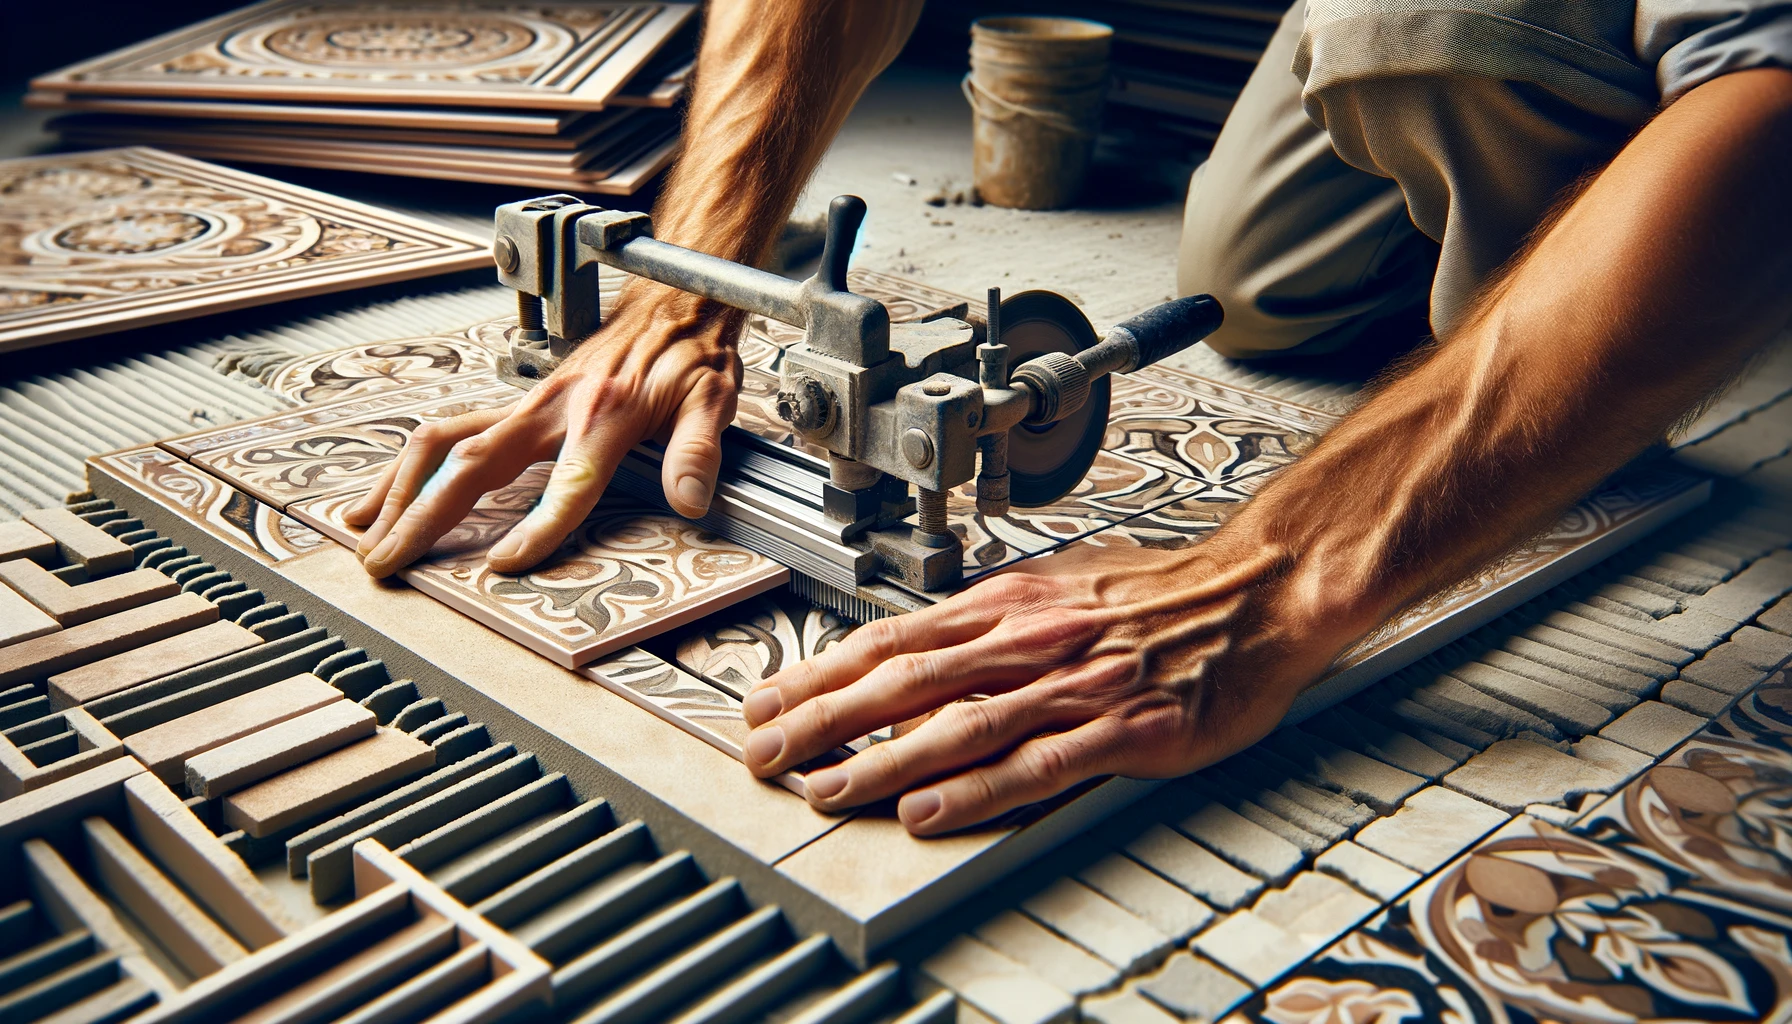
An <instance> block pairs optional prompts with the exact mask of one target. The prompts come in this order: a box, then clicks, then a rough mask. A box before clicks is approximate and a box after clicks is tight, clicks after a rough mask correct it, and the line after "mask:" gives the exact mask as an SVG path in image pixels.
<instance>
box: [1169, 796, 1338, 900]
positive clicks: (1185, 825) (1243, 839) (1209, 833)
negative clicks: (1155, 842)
mask: <svg viewBox="0 0 1792 1024" xmlns="http://www.w3.org/2000/svg"><path fill="white" fill-rule="evenodd" d="M1176 829H1177V831H1179V832H1182V833H1183V834H1185V835H1187V836H1189V837H1191V838H1193V839H1194V840H1196V841H1197V842H1199V843H1200V844H1201V845H1202V846H1205V847H1207V848H1208V849H1209V850H1212V851H1213V852H1214V853H1216V854H1218V855H1219V856H1221V857H1224V858H1225V859H1226V860H1228V861H1230V862H1231V863H1233V864H1235V865H1237V866H1238V867H1239V868H1241V869H1243V870H1245V871H1249V872H1250V873H1251V874H1253V875H1256V876H1257V877H1258V878H1261V879H1263V880H1264V881H1266V882H1268V883H1269V884H1271V885H1276V884H1278V883H1280V882H1282V881H1283V880H1285V879H1287V878H1288V876H1290V875H1292V874H1294V872H1295V871H1297V870H1299V868H1300V866H1301V864H1302V863H1304V862H1305V860H1306V856H1305V854H1303V853H1302V852H1301V851H1300V848H1299V847H1296V846H1295V845H1294V844H1293V843H1290V842H1288V841H1287V840H1286V839H1283V838H1281V837H1280V836H1278V835H1276V834H1275V833H1273V832H1270V831H1269V830H1268V829H1266V828H1264V827H1263V826H1261V825H1259V824H1257V823H1256V822H1253V821H1250V820H1249V819H1247V818H1244V817H1242V816H1240V815H1239V814H1238V813H1237V812H1235V811H1232V810H1230V809H1228V808H1226V807H1224V806H1222V805H1221V804H1218V803H1210V804H1208V805H1207V806H1205V807H1203V808H1201V809H1200V810H1198V811H1196V812H1195V813H1193V814H1191V815H1189V816H1187V817H1185V818H1183V819H1182V820H1181V821H1178V822H1176ZM1197 895H1199V893H1198V892H1197Z"/></svg>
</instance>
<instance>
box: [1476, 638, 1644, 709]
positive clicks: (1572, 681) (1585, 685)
mask: <svg viewBox="0 0 1792 1024" xmlns="http://www.w3.org/2000/svg"><path fill="white" fill-rule="evenodd" d="M1536 646H1538V647H1542V645H1541V644H1538V645H1536ZM1543 650H1545V651H1548V650H1549V648H1547V647H1544V648H1543ZM1554 653H1557V654H1559V653H1560V652H1554ZM1476 660H1477V661H1478V662H1479V663H1480V666H1478V667H1488V668H1493V669H1496V670H1498V671H1501V672H1509V673H1511V674H1512V675H1515V676H1523V677H1524V678H1526V679H1529V680H1531V681H1533V682H1537V683H1542V684H1543V685H1544V686H1550V687H1554V688H1555V689H1558V690H1561V691H1562V692H1564V693H1571V694H1573V695H1575V696H1576V697H1580V698H1582V699H1584V700H1588V701H1591V702H1593V703H1594V704H1597V705H1599V706H1600V707H1602V708H1604V709H1605V710H1607V711H1609V712H1611V713H1612V714H1614V715H1617V714H1623V713H1624V712H1625V711H1628V710H1630V707H1631V705H1633V704H1635V703H1636V702H1637V700H1638V699H1639V698H1640V697H1641V696H1642V695H1643V694H1645V693H1648V692H1650V691H1651V690H1653V689H1654V688H1655V685H1656V682H1657V681H1656V680H1654V679H1650V678H1648V677H1646V676H1634V677H1633V678H1630V679H1626V680H1624V682H1625V683H1626V686H1625V687H1623V688H1620V687H1614V686H1607V685H1605V684H1604V683H1602V682H1599V681H1598V680H1597V679H1596V678H1594V677H1595V676H1596V675H1600V674H1602V672H1601V670H1604V672H1605V673H1610V672H1612V671H1614V670H1612V669H1611V667H1610V666H1609V665H1602V664H1600V663H1599V662H1596V661H1586V659H1581V660H1582V661H1586V664H1584V665H1581V666H1579V667H1577V668H1576V669H1574V670H1567V669H1560V668H1556V667H1555V666H1553V665H1549V664H1546V663H1544V662H1541V661H1536V660H1534V659H1532V658H1527V657H1524V656H1522V655H1517V654H1513V653H1512V652H1511V651H1485V652H1483V653H1482V654H1481V656H1480V658H1478V659H1476ZM1551 660H1556V659H1551ZM1663 667H1664V668H1666V667H1667V666H1663ZM1626 675H1631V674H1630V673H1626Z"/></svg>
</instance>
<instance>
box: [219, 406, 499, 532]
mask: <svg viewBox="0 0 1792 1024" xmlns="http://www.w3.org/2000/svg"><path fill="white" fill-rule="evenodd" d="M463 383H465V382H463ZM443 386H444V385H441V384H434V385H424V390H425V391H429V390H434V389H436V388H440V387H443ZM406 393H408V392H407V391H398V392H387V393H384V394H376V395H374V396H372V397H371V398H369V399H367V400H366V403H367V404H366V405H365V406H362V407H360V408H356V406H358V405H360V403H355V402H351V403H348V404H347V405H343V406H339V407H337V408H336V409H335V413H336V415H335V416H334V417H333V422H330V423H326V424H323V425H320V426H316V427H311V428H308V429H301V430H297V431H290V432H287V433H282V434H276V435H274V436H270V437H263V438H259V439H256V440H253V441H251V442H249V443H247V444H239V445H237V446H235V447H230V448H218V449H212V450H210V451H205V452H201V453H199V454H197V455H195V456H193V461H194V462H195V463H197V464H198V465H200V466H203V467H204V468H205V469H207V470H210V471H211V472H213V473H216V474H217V475H219V476H221V477H223V478H225V479H226V480H229V481H230V482H232V483H233V484H235V485H236V486H237V487H239V488H240V489H242V490H243V491H246V492H248V493H249V494H251V495H253V496H254V497H256V498H258V499H260V500H262V501H265V502H267V503H268V504H270V505H273V506H275V507H277V508H282V509H283V508H285V507H286V506H287V505H289V504H290V503H292V502H294V501H298V500H301V499H304V498H311V497H316V496H318V495H322V494H329V493H331V492H332V491H342V490H352V489H356V488H366V487H368V486H371V485H372V483H373V481H374V480H375V478H377V477H378V476H379V474H380V473H381V472H382V471H383V470H384V469H385V467H386V464H387V463H388V462H391V461H392V460H393V459H395V458H397V457H398V453H399V452H401V451H403V450H404V446H405V443H406V442H407V441H409V440H410V437H411V434H412V433H413V432H415V431H416V429H417V428H418V427H419V426H422V425H423V424H425V423H431V422H434V421H436V420H445V419H449V418H451V417H454V416H459V415H461V414H462V413H468V412H474V411H476V410H480V409H490V408H495V407H498V406H502V405H507V404H509V403H511V402H514V401H516V400H517V395H518V392H517V390H516V389H515V388H513V387H510V386H509V385H507V384H494V385H490V386H487V387H484V388H478V387H474V388H466V387H463V388H459V389H454V390H452V391H451V393H450V394H449V395H447V396H446V397H443V398H440V399H435V400H431V401H426V402H413V403H411V404H408V405H401V406H399V407H398V408H394V409H390V411H387V410H386V409H380V408H378V407H379V406H382V405H384V406H390V405H391V404H392V403H391V402H390V399H392V398H393V397H395V396H397V395H401V394H406Z"/></svg>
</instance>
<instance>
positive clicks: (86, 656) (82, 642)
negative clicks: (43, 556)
mask: <svg viewBox="0 0 1792 1024" xmlns="http://www.w3.org/2000/svg"><path fill="white" fill-rule="evenodd" d="M217 618H218V607H217V606H216V605H214V604H211V603H209V602H207V601H206V600H204V599H203V598H200V597H198V596H196V595H193V594H177V595H176V596H174V597H170V598H166V599H164V600H161V601H157V602H155V603H153V604H146V605H142V606H141V607H137V608H132V609H130V610H129V611H122V612H119V613H117V614H116V615H108V616H106V617H105V618H103V619H94V620H93V621H92V622H83V623H81V624H80V625H79V626H70V627H68V628H67V629H63V630H59V631H57V632H54V633H46V634H45V635H43V636H40V637H36V638H34V639H31V640H24V641H21V642H19V643H16V644H12V645H10V646H8V647H0V689H9V688H11V687H13V686H16V685H18V684H19V683H23V682H32V681H35V680H39V679H43V678H45V677H47V676H50V675H54V674H55V673H58V672H65V671H67V670H69V669H71V668H77V667H79V666H81V665H85V664H87V663H88V662H93V661H98V660H100V659H101V658H109V657H111V656H112V655H114V654H119V653H121V652H123V651H129V650H134V649H135V648H138V647H142V646H143V645H144V644H150V643H154V642H155V641H157V640H161V639H163V638H164V637H169V636H173V635H175V634H176V633H184V632H186V631H187V630H189V629H196V628H198V627H199V626H203V625H205V624H206V623H208V622H215V621H216V620H217Z"/></svg>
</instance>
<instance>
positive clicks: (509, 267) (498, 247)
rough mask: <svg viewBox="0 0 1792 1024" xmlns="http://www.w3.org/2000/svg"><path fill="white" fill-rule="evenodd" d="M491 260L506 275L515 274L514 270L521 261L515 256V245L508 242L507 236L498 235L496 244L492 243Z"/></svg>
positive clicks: (508, 237)
mask: <svg viewBox="0 0 1792 1024" xmlns="http://www.w3.org/2000/svg"><path fill="white" fill-rule="evenodd" d="M492 260H493V262H495V263H497V264H498V269H499V270H502V271H503V272H505V273H506V274H514V273H516V268H517V266H518V265H519V264H521V262H522V260H521V258H520V257H519V256H518V255H517V251H516V243H515V242H512V241H511V240H510V236H509V235H500V236H499V237H498V240H497V242H495V243H493V245H492Z"/></svg>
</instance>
